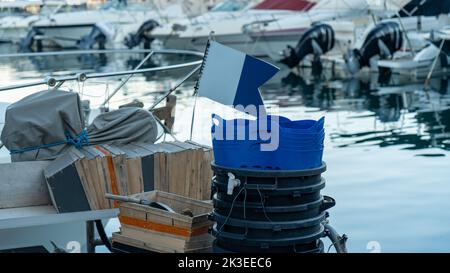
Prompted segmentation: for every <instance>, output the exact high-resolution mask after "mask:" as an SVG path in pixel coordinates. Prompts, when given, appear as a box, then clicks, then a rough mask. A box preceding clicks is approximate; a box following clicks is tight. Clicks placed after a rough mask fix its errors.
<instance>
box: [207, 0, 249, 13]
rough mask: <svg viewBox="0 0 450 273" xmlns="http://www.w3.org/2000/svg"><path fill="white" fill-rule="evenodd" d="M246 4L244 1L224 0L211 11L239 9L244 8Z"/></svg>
mask: <svg viewBox="0 0 450 273" xmlns="http://www.w3.org/2000/svg"><path fill="white" fill-rule="evenodd" d="M247 6H248V4H247V3H246V2H244V1H233V0H230V1H225V2H221V3H219V4H217V5H216V6H215V7H213V8H212V9H211V11H214V12H216V11H240V10H243V9H244V8H246V7H247Z"/></svg>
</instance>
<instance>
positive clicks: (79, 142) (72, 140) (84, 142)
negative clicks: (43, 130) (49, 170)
mask: <svg viewBox="0 0 450 273" xmlns="http://www.w3.org/2000/svg"><path fill="white" fill-rule="evenodd" d="M65 135H66V140H62V141H58V142H53V143H49V144H42V145H39V146H34V147H26V148H22V149H16V150H11V151H10V154H22V153H26V152H30V151H35V150H39V149H45V148H51V147H55V146H60V145H64V144H68V145H73V146H75V147H76V148H77V149H81V148H82V147H83V146H88V145H90V144H89V136H88V134H87V131H86V129H83V131H81V133H80V134H79V135H77V136H75V137H73V136H72V135H71V134H70V133H69V132H65Z"/></svg>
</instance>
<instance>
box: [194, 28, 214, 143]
mask: <svg viewBox="0 0 450 273" xmlns="http://www.w3.org/2000/svg"><path fill="white" fill-rule="evenodd" d="M209 41H214V31H211V32H210V33H209V36H208V43H207V44H206V48H205V54H203V63H202V66H203V65H204V62H205V58H206V57H207V56H206V55H207V54H206V52H207V51H208V46H209ZM200 70H202V68H200ZM201 73H202V71H200V75H199V79H198V80H197V84H198V81H200V77H201ZM197 97H198V90H197V87H196V88H195V91H194V107H193V108H192V117H191V131H190V133H189V140H190V141H192V134H193V132H194V121H195V109H196V106H197Z"/></svg>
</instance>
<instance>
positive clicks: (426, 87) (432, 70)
mask: <svg viewBox="0 0 450 273" xmlns="http://www.w3.org/2000/svg"><path fill="white" fill-rule="evenodd" d="M444 43H445V39H442V42H441V45H440V47H439V52H438V54H437V56H436V58H434V61H433V65H432V66H431V70H430V72H429V73H428V76H427V79H426V80H425V84H424V85H425V89H428V85H429V83H430V79H431V76H432V75H433V72H434V69H435V68H436V64H437V61H438V59H439V57H440V56H441V53H442V48H444Z"/></svg>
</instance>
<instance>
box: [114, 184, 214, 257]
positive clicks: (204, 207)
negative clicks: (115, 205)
mask: <svg viewBox="0 0 450 273" xmlns="http://www.w3.org/2000/svg"><path fill="white" fill-rule="evenodd" d="M132 197H134V198H138V199H144V200H148V201H153V202H160V203H162V204H165V205H167V206H169V207H170V208H172V209H173V210H174V211H175V213H173V212H169V211H165V210H162V209H158V208H153V207H150V206H146V205H140V204H134V203H127V202H122V203H121V204H120V206H119V211H120V213H119V221H120V223H121V232H120V234H116V235H115V237H113V239H115V240H117V242H120V243H123V244H126V243H128V244H130V245H132V246H135V247H141V248H144V249H147V250H151V251H158V252H208V251H210V249H211V245H212V241H213V237H212V236H211V235H209V234H208V230H209V228H210V227H211V225H212V222H210V221H209V220H208V214H209V213H210V212H211V211H212V204H210V203H206V202H203V201H198V200H194V199H190V198H186V197H182V196H180V195H176V194H171V193H166V192H162V191H151V192H146V193H140V194H135V195H132ZM186 210H188V211H190V212H191V213H192V215H193V217H191V216H189V215H184V214H183V212H184V211H186Z"/></svg>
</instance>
